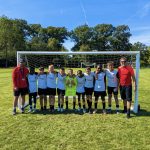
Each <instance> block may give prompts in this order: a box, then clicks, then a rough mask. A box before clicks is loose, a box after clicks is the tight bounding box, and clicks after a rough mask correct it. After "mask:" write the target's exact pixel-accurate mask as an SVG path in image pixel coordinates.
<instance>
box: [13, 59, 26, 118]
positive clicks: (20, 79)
mask: <svg viewBox="0 0 150 150" xmlns="http://www.w3.org/2000/svg"><path fill="white" fill-rule="evenodd" d="M19 63H20V64H19V66H17V67H15V68H14V69H13V72H12V81H13V92H14V101H13V115H15V114H16V106H17V104H18V98H19V96H21V99H22V104H21V112H22V113H24V103H25V95H26V94H27V93H28V82H27V75H28V73H29V70H28V69H27V68H26V67H25V61H24V60H23V59H21V60H20V61H19Z"/></svg>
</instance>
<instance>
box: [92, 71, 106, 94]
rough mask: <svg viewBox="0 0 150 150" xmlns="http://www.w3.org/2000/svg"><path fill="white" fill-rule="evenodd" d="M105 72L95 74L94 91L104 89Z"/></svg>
mask: <svg viewBox="0 0 150 150" xmlns="http://www.w3.org/2000/svg"><path fill="white" fill-rule="evenodd" d="M105 76H106V74H105V72H100V73H98V74H97V79H96V80H95V86H94V91H97V92H102V91H106V87H105Z"/></svg>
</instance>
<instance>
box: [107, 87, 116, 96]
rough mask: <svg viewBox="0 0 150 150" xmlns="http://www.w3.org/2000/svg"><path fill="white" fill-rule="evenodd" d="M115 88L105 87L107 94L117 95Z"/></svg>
mask: <svg viewBox="0 0 150 150" xmlns="http://www.w3.org/2000/svg"><path fill="white" fill-rule="evenodd" d="M115 89H116V87H109V86H108V87H107V92H108V94H109V95H111V94H112V93H113V94H114V95H118V90H117V91H115Z"/></svg>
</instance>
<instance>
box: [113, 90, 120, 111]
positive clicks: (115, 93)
mask: <svg viewBox="0 0 150 150" xmlns="http://www.w3.org/2000/svg"><path fill="white" fill-rule="evenodd" d="M114 99H115V103H116V113H117V114H118V113H119V100H118V91H116V92H114Z"/></svg>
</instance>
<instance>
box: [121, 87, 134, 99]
mask: <svg viewBox="0 0 150 150" xmlns="http://www.w3.org/2000/svg"><path fill="white" fill-rule="evenodd" d="M120 95H121V98H122V99H123V100H127V101H132V85H130V86H120Z"/></svg>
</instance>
